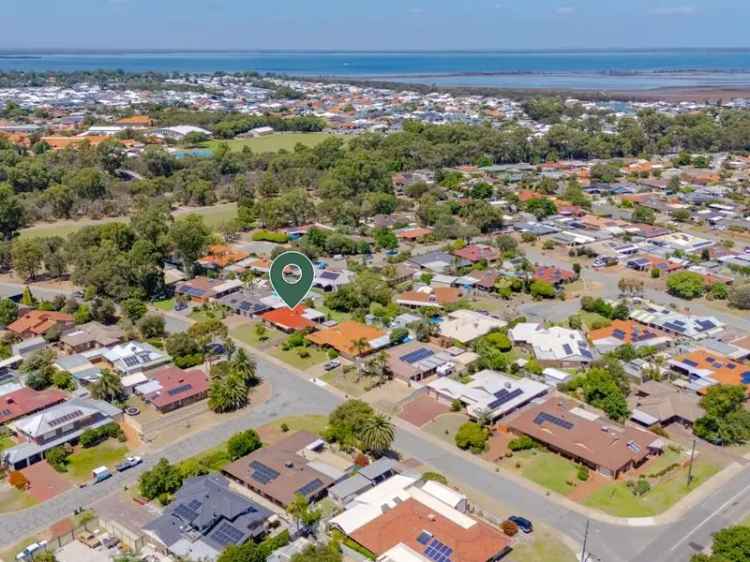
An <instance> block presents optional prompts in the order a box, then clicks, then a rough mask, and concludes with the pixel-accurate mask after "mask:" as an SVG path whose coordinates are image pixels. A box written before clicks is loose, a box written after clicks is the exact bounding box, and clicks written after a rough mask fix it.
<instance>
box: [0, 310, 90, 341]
mask: <svg viewBox="0 0 750 562" xmlns="http://www.w3.org/2000/svg"><path fill="white" fill-rule="evenodd" d="M74 324H75V320H74V319H73V316H72V315H70V314H67V313H65V312H56V311H54V310H30V311H29V312H27V313H26V314H24V315H23V316H21V317H20V318H18V319H17V320H16V321H15V322H11V323H10V324H8V326H7V329H8V331H10V332H13V333H14V334H16V335H17V336H20V337H22V338H24V339H26V338H33V337H35V336H43V335H44V334H46V333H47V332H49V331H50V330H52V329H53V328H55V329H59V330H65V329H67V328H72V327H73V325H74Z"/></svg>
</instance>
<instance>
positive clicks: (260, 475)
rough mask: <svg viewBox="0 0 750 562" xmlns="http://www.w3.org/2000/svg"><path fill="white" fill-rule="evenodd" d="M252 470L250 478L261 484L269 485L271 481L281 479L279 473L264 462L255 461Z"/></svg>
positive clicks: (252, 463) (251, 464) (251, 466)
mask: <svg viewBox="0 0 750 562" xmlns="http://www.w3.org/2000/svg"><path fill="white" fill-rule="evenodd" d="M250 468H252V472H251V473H250V477H251V478H252V479H253V480H256V481H258V482H260V483H261V484H268V483H269V482H270V481H271V480H275V479H276V478H278V477H279V473H278V471H276V470H274V469H273V468H270V467H268V466H266V465H264V464H263V463H262V462H258V461H253V462H251V463H250Z"/></svg>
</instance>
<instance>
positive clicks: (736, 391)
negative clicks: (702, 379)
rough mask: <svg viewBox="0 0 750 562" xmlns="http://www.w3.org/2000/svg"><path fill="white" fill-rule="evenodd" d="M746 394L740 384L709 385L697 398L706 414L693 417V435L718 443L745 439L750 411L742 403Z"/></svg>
mask: <svg viewBox="0 0 750 562" xmlns="http://www.w3.org/2000/svg"><path fill="white" fill-rule="evenodd" d="M745 398H746V395H745V387H744V386H741V385H725V384H719V385H714V386H712V387H709V389H708V390H707V391H706V395H705V396H704V397H703V398H702V399H701V402H700V405H701V407H702V408H703V409H704V410H705V412H706V415H705V416H703V417H701V418H698V419H697V420H696V421H695V424H694V425H693V432H694V433H695V435H697V436H698V437H700V438H701V439H705V440H706V441H709V442H711V443H714V444H717V445H733V444H737V443H744V442H746V441H747V440H748V439H750V411H748V410H746V409H745V408H744V407H743V405H742V404H743V402H744V400H745Z"/></svg>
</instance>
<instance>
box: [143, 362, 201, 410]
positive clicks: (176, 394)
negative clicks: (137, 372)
mask: <svg viewBox="0 0 750 562" xmlns="http://www.w3.org/2000/svg"><path fill="white" fill-rule="evenodd" d="M149 377H150V378H151V379H152V380H156V381H159V383H160V384H161V390H160V391H159V394H157V395H155V396H150V397H149V401H150V402H151V403H152V404H153V405H154V406H156V407H157V408H164V407H166V406H169V405H170V404H173V403H174V402H179V401H180V400H187V399H189V398H192V397H194V396H199V395H201V394H205V393H206V392H208V377H207V376H206V374H205V373H204V372H203V371H199V370H198V369H190V370H189V371H183V370H182V369H178V368H177V367H165V368H163V369H159V370H158V371H156V372H154V373H152V374H151V375H149Z"/></svg>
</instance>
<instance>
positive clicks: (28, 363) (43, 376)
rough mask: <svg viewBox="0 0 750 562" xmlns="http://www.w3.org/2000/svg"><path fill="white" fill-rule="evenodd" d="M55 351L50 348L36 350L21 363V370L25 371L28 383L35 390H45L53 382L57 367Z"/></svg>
mask: <svg viewBox="0 0 750 562" xmlns="http://www.w3.org/2000/svg"><path fill="white" fill-rule="evenodd" d="M55 358H56V356H55V352H54V351H53V350H52V349H50V348H44V349H40V350H39V351H35V352H34V353H33V354H31V355H30V356H29V357H27V358H26V359H24V361H23V363H21V367H20V369H21V372H22V373H25V374H26V375H27V376H26V385H27V386H29V387H30V388H33V389H34V390H43V389H45V388H47V387H48V386H50V385H51V384H52V377H53V375H54V373H55V368H54V367H53V366H52V364H53V363H54V362H55Z"/></svg>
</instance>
